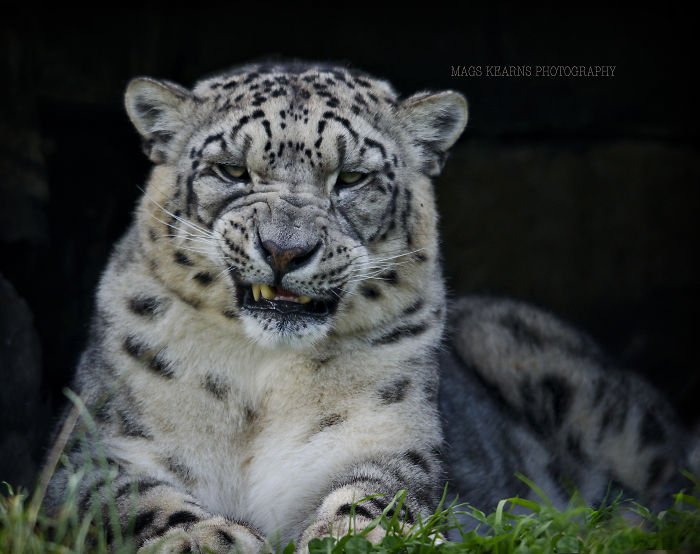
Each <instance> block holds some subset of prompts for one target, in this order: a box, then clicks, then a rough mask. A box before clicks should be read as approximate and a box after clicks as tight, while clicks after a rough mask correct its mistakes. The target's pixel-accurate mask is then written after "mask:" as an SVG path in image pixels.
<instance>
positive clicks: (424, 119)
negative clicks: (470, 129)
mask: <svg viewBox="0 0 700 554" xmlns="http://www.w3.org/2000/svg"><path fill="white" fill-rule="evenodd" d="M399 110H400V111H399V117H400V118H401V120H402V122H403V124H404V127H405V129H406V130H407V131H408V132H409V134H410V136H411V137H412V138H413V142H414V144H415V145H416V146H418V147H419V149H420V151H421V153H422V156H423V160H422V162H423V164H422V170H423V172H424V173H425V174H426V175H429V176H430V177H436V176H437V175H439V174H440V172H441V171H442V168H443V166H444V165H445V159H446V158H447V151H448V150H449V149H450V148H451V147H452V145H453V144H454V143H455V142H457V139H458V138H459V136H460V135H461V134H462V131H464V127H465V126H466V125H467V119H468V117H469V110H468V108H467V99H466V98H464V96H462V95H461V94H460V93H459V92H454V91H451V90H448V91H445V92H437V93H431V92H419V93H418V94H414V95H413V96H410V97H409V98H407V99H406V100H404V101H403V102H402V103H401V105H400V107H399Z"/></svg>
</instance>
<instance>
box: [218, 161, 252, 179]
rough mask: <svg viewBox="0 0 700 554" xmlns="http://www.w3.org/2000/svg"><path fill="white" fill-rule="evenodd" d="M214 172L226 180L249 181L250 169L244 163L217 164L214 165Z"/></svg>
mask: <svg viewBox="0 0 700 554" xmlns="http://www.w3.org/2000/svg"><path fill="white" fill-rule="evenodd" d="M212 170H213V171H214V173H215V174H216V175H217V176H218V177H219V178H221V179H223V180H224V181H249V180H250V176H249V175H248V169H247V168H245V167H243V166H242V165H228V164H216V165H214V166H212Z"/></svg>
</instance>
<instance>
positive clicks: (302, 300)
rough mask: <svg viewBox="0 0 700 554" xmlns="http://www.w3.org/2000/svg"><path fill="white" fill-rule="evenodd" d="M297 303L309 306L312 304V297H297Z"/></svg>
mask: <svg viewBox="0 0 700 554" xmlns="http://www.w3.org/2000/svg"><path fill="white" fill-rule="evenodd" d="M297 302H299V303H300V304H308V303H309V302H311V297H310V296H297Z"/></svg>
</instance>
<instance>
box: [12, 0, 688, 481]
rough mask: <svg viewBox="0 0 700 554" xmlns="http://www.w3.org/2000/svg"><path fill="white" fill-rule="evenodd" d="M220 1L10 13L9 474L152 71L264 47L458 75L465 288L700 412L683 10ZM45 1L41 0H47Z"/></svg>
mask: <svg viewBox="0 0 700 554" xmlns="http://www.w3.org/2000/svg"><path fill="white" fill-rule="evenodd" d="M323 6H324V5H318V6H315V5H313V4H307V5H303V4H297V3H295V4H294V5H290V6H288V7H286V8H278V7H275V6H272V5H270V6H263V8H265V13H255V14H254V13H245V12H243V11H240V10H236V9H227V10H222V9H221V8H219V7H215V6H213V5H209V4H207V3H204V2H202V3H199V4H197V5H193V6H192V7H191V8H190V9H189V10H188V11H183V12H180V13H173V12H172V10H171V9H169V10H168V12H167V14H164V13H158V12H156V11H155V10H153V11H149V10H148V9H146V8H143V9H140V10H138V11H133V12H124V11H122V12H119V13H111V14H109V15H108V14H107V11H106V10H105V15H103V16H101V15H90V16H87V15H85V14H84V13H83V14H80V13H75V14H70V13H66V12H61V13H56V14H47V13H43V12H42V13H41V14H40V13H31V12H30V11H29V10H27V11H25V12H23V13H16V14H9V13H8V14H4V15H3V18H2V21H1V22H0V45H1V51H0V64H2V65H0V75H2V83H3V85H2V88H1V89H0V418H1V424H0V454H1V456H0V481H2V480H6V481H9V482H11V483H13V484H23V485H26V486H29V485H31V483H32V480H33V478H34V476H35V472H36V470H37V468H38V464H39V463H40V460H41V458H42V456H43V453H44V450H45V448H46V444H47V436H48V432H49V430H50V428H51V426H52V425H53V422H54V421H55V419H56V417H57V414H58V412H59V409H60V407H61V404H62V403H63V398H64V397H63V394H62V389H63V387H65V386H66V385H67V383H68V382H69V379H70V376H71V373H72V371H73V368H74V366H75V362H76V360H77V357H78V355H79V352H80V350H81V348H82V345H83V343H84V340H85V336H86V331H87V327H88V321H89V316H90V312H91V307H92V302H93V300H92V295H93V290H94V288H95V286H96V283H97V280H98V278H99V274H100V271H101V269H102V267H103V266H104V264H105V262H106V259H107V256H108V254H109V251H110V249H111V245H112V244H113V242H114V241H115V239H117V238H118V237H119V236H120V234H121V233H122V232H123V231H124V230H125V228H126V226H127V224H128V222H129V220H130V217H131V210H132V209H133V206H134V203H135V200H136V198H137V196H138V194H139V190H138V188H137V187H138V186H139V185H140V184H141V183H143V181H144V177H145V175H146V173H147V171H148V164H147V162H146V160H145V158H144V157H143V156H142V154H141V152H140V146H139V139H138V137H137V135H136V133H135V131H133V130H132V128H131V126H130V124H129V122H128V120H127V117H126V115H125V113H124V110H123V108H122V93H123V91H124V88H125V86H126V83H127V82H128V80H129V79H130V78H131V77H133V76H136V75H144V74H145V75H152V76H156V77H162V78H168V79H171V80H174V81H177V82H180V83H182V84H185V85H187V86H189V85H192V84H193V82H194V81H195V80H196V79H197V78H199V77H201V76H202V75H205V74H207V73H209V72H212V71H216V70H219V69H223V68H226V67H228V66H231V65H235V64H238V63H241V62H245V61H248V60H250V59H252V58H260V57H267V56H282V57H300V58H312V59H317V60H340V61H347V62H349V63H351V64H352V65H354V66H355V67H359V68H362V69H365V70H367V71H368V72H370V73H373V74H376V75H378V76H384V77H386V78H388V79H389V80H390V81H392V82H393V83H394V85H395V86H396V87H397V88H398V90H399V91H401V92H402V93H403V94H406V95H408V94H410V93H412V92H415V91H417V90H420V89H425V88H429V89H435V90H438V89H447V88H452V89H457V90H460V91H462V92H463V93H464V94H465V95H466V96H467V98H468V100H469V103H470V111H471V118H470V123H469V126H468V128H467V131H466V132H465V134H464V136H463V137H462V139H461V140H460V142H459V143H458V144H457V145H456V147H455V149H454V151H453V154H452V157H451V159H450V161H449V162H448V165H447V169H446V171H445V173H444V175H443V176H442V177H441V178H440V179H439V180H438V181H437V183H436V190H437V196H438V201H439V205H440V210H441V214H442V220H441V229H442V237H443V247H444V248H443V250H444V258H445V265H446V269H447V275H448V279H449V284H450V287H451V290H452V292H453V293H454V294H458V293H465V292H486V293H491V294H499V295H508V296H513V297H517V298H522V299H525V300H529V301H532V302H536V303H538V304H540V305H542V306H544V307H547V308H549V309H551V310H553V311H555V312H556V313H558V314H560V315H561V316H562V317H564V318H566V319H568V320H570V321H572V322H573V323H575V324H577V325H579V326H581V327H583V328H584V329H587V330H588V331H589V332H590V333H591V334H592V335H593V336H594V337H595V338H596V339H597V340H599V341H600V342H601V343H602V344H603V345H604V347H605V348H607V350H608V351H609V352H610V353H611V354H612V355H613V356H615V357H616V358H617V360H619V363H620V365H621V366H622V367H627V368H631V369H634V370H636V371H639V372H640V373H641V374H643V375H646V376H647V377H648V379H649V380H651V381H652V382H653V383H655V384H656V385H657V386H659V387H660V388H662V389H663V390H664V391H666V393H667V394H668V396H669V398H671V400H672V401H673V403H674V405H675V406H676V407H677V408H678V411H679V413H680V415H681V417H682V419H683V421H684V422H685V424H687V425H688V426H693V425H696V424H697V422H698V419H699V418H700V406H699V405H698V404H699V403H698V399H700V394H699V393H700V379H699V372H698V368H697V362H696V360H697V353H696V348H697V345H698V338H699V337H698V332H697V330H698V327H697V323H696V322H697V318H698V308H699V307H700V306H699V302H698V270H697V268H696V264H695V263H694V262H695V259H696V257H697V247H698V244H697V243H698V240H697V234H696V214H697V212H698V207H699V206H698V205H699V202H698V200H699V198H698V197H699V194H698V185H699V179H698V177H699V174H700V170H699V169H698V146H699V142H698V138H699V133H698V121H699V120H698V105H697V96H698V95H697V89H696V87H695V84H694V82H695V78H696V76H695V73H696V72H697V62H696V60H695V59H693V57H692V55H693V53H694V52H695V50H696V48H694V46H696V45H695V44H694V40H693V38H692V37H693V36H694V31H695V30H694V29H693V28H692V27H691V21H690V18H689V17H688V16H687V15H685V14H683V13H680V12H675V13H674V12H672V11H668V10H656V11H653V12H652V11H644V10H641V9H639V8H638V9H636V10H635V11H634V12H630V11H626V10H621V11H619V12H615V11H612V10H611V9H609V8H608V9H606V10H605V11H600V12H596V11H594V10H593V9H588V10H587V11H586V12H583V11H582V12H579V13H574V12H563V11H559V12H553V11H552V10H539V11H538V10H532V9H528V10H525V9H523V8H520V9H515V10H514V9H512V8H508V7H506V6H502V5H498V4H494V3H493V2H489V8H488V9H487V8H484V7H478V8H476V10H475V8H474V7H470V8H469V9H468V10H467V11H465V12H464V13H461V14H460V13H457V12H453V11H448V10H447V9H446V8H444V7H440V6H438V5H437V4H436V5H435V7H434V8H424V9H426V10H427V9H429V10H430V13H429V14H428V15H426V13H419V12H414V13H412V14H410V15H411V17H412V20H407V19H406V16H405V10H404V9H399V8H394V9H393V10H392V11H387V12H385V13H378V11H377V8H376V6H375V7H371V6H361V5H357V4H347V5H346V7H345V8H344V10H343V12H337V13H330V12H328V11H327V8H325V7H323ZM37 11H38V8H37ZM520 64H524V65H530V66H533V71H534V66H535V65H548V64H564V65H579V64H585V65H615V66H616V70H615V76H614V77H612V78H597V79H596V78H543V77H541V78H536V77H530V78H523V77H521V78H506V77H500V78H497V77H486V76H485V75H483V76H481V77H473V78H456V77H452V76H451V66H456V65H480V66H482V70H483V71H484V72H485V66H486V65H520Z"/></svg>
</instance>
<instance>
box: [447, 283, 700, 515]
mask: <svg viewBox="0 0 700 554" xmlns="http://www.w3.org/2000/svg"><path fill="white" fill-rule="evenodd" d="M451 329H452V338H451V343H452V350H453V353H454V354H453V357H455V358H457V359H458V360H459V362H460V363H461V366H462V370H463V371H471V372H472V373H473V374H474V375H476V377H477V380H479V381H480V382H481V383H482V384H483V385H485V390H488V391H489V392H490V393H491V394H492V395H494V397H495V398H496V404H497V405H501V406H502V407H503V411H504V412H505V413H508V414H509V417H511V418H512V420H513V421H514V422H518V423H519V424H521V425H522V426H523V428H525V429H527V430H528V431H529V433H530V436H531V440H532V442H533V443H534V442H537V443H539V445H540V447H541V448H540V450H542V447H543V448H544V450H545V451H546V452H547V453H548V456H547V463H546V464H540V465H543V466H545V467H542V468H541V469H542V472H541V473H546V476H545V477H543V480H544V481H545V482H547V480H548V479H550V480H551V481H554V482H557V483H559V484H562V483H564V482H568V483H569V484H570V485H573V487H574V488H576V489H577V490H579V491H580V492H582V494H583V495H584V497H585V498H586V499H587V500H588V501H590V502H597V501H599V500H602V497H604V496H605V495H606V494H608V495H609V493H610V488H609V487H610V483H612V484H613V486H615V487H616V488H617V487H619V489H620V490H622V491H624V492H625V493H626V494H629V495H632V496H634V497H635V498H637V499H640V500H642V501H644V502H648V503H650V504H651V505H652V506H653V507H664V506H667V505H668V504H670V503H671V502H672V494H673V493H674V492H678V491H679V490H681V489H682V488H686V489H688V488H689V481H688V480H687V479H686V478H685V477H683V476H682V473H681V471H680V470H681V469H690V470H691V471H697V470H698V467H699V466H700V440H697V438H696V442H697V445H698V446H697V447H696V448H695V449H693V448H692V447H690V446H688V445H691V444H692V443H693V441H692V440H689V438H690V437H689V432H687V431H685V430H684V429H683V428H682V426H681V425H680V423H679V421H678V419H677V417H676V414H675V413H674V410H673V409H672V407H671V406H670V405H669V403H668V402H667V401H666V399H664V398H663V397H662V395H661V394H660V393H659V392H658V391H657V390H656V389H654V388H653V387H652V386H651V385H649V384H648V383H647V382H645V381H644V380H642V379H641V378H640V377H638V376H637V375H633V374H632V373H629V372H624V371H621V370H619V369H618V368H616V367H615V366H614V365H613V364H612V363H611V362H610V360H609V359H608V358H607V357H606V356H605V355H604V354H603V352H602V351H601V349H600V348H599V347H598V346H597V345H596V344H595V343H594V342H593V340H592V339H591V338H590V337H588V336H586V335H585V334H583V333H581V332H579V331H577V330H575V329H574V328H572V327H570V326H569V325H567V324H565V323H563V322H562V321H560V320H559V319H557V318H556V317H554V316H552V315H550V314H549V313H546V312H544V311H542V310H539V309H537V308H534V307H532V306H530V305H527V304H524V303H521V302H515V301H509V300H500V299H498V300H497V299H492V298H487V297H467V298H464V299H462V300H460V301H458V302H456V303H455V306H454V309H453V312H452V324H451ZM526 442H527V441H526ZM521 443H522V441H521ZM524 457H526V456H524ZM525 466H526V467H527V464H525ZM531 466H532V464H531V465H530V466H529V467H528V469H530V470H531V471H532V472H533V473H534V475H535V476H534V477H533V478H534V479H536V477H537V475H538V471H537V470H533V469H532V467H531ZM524 469H525V468H523V470H524ZM523 470H521V471H523ZM606 490H607V493H606ZM583 491H585V493H584V492H583Z"/></svg>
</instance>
